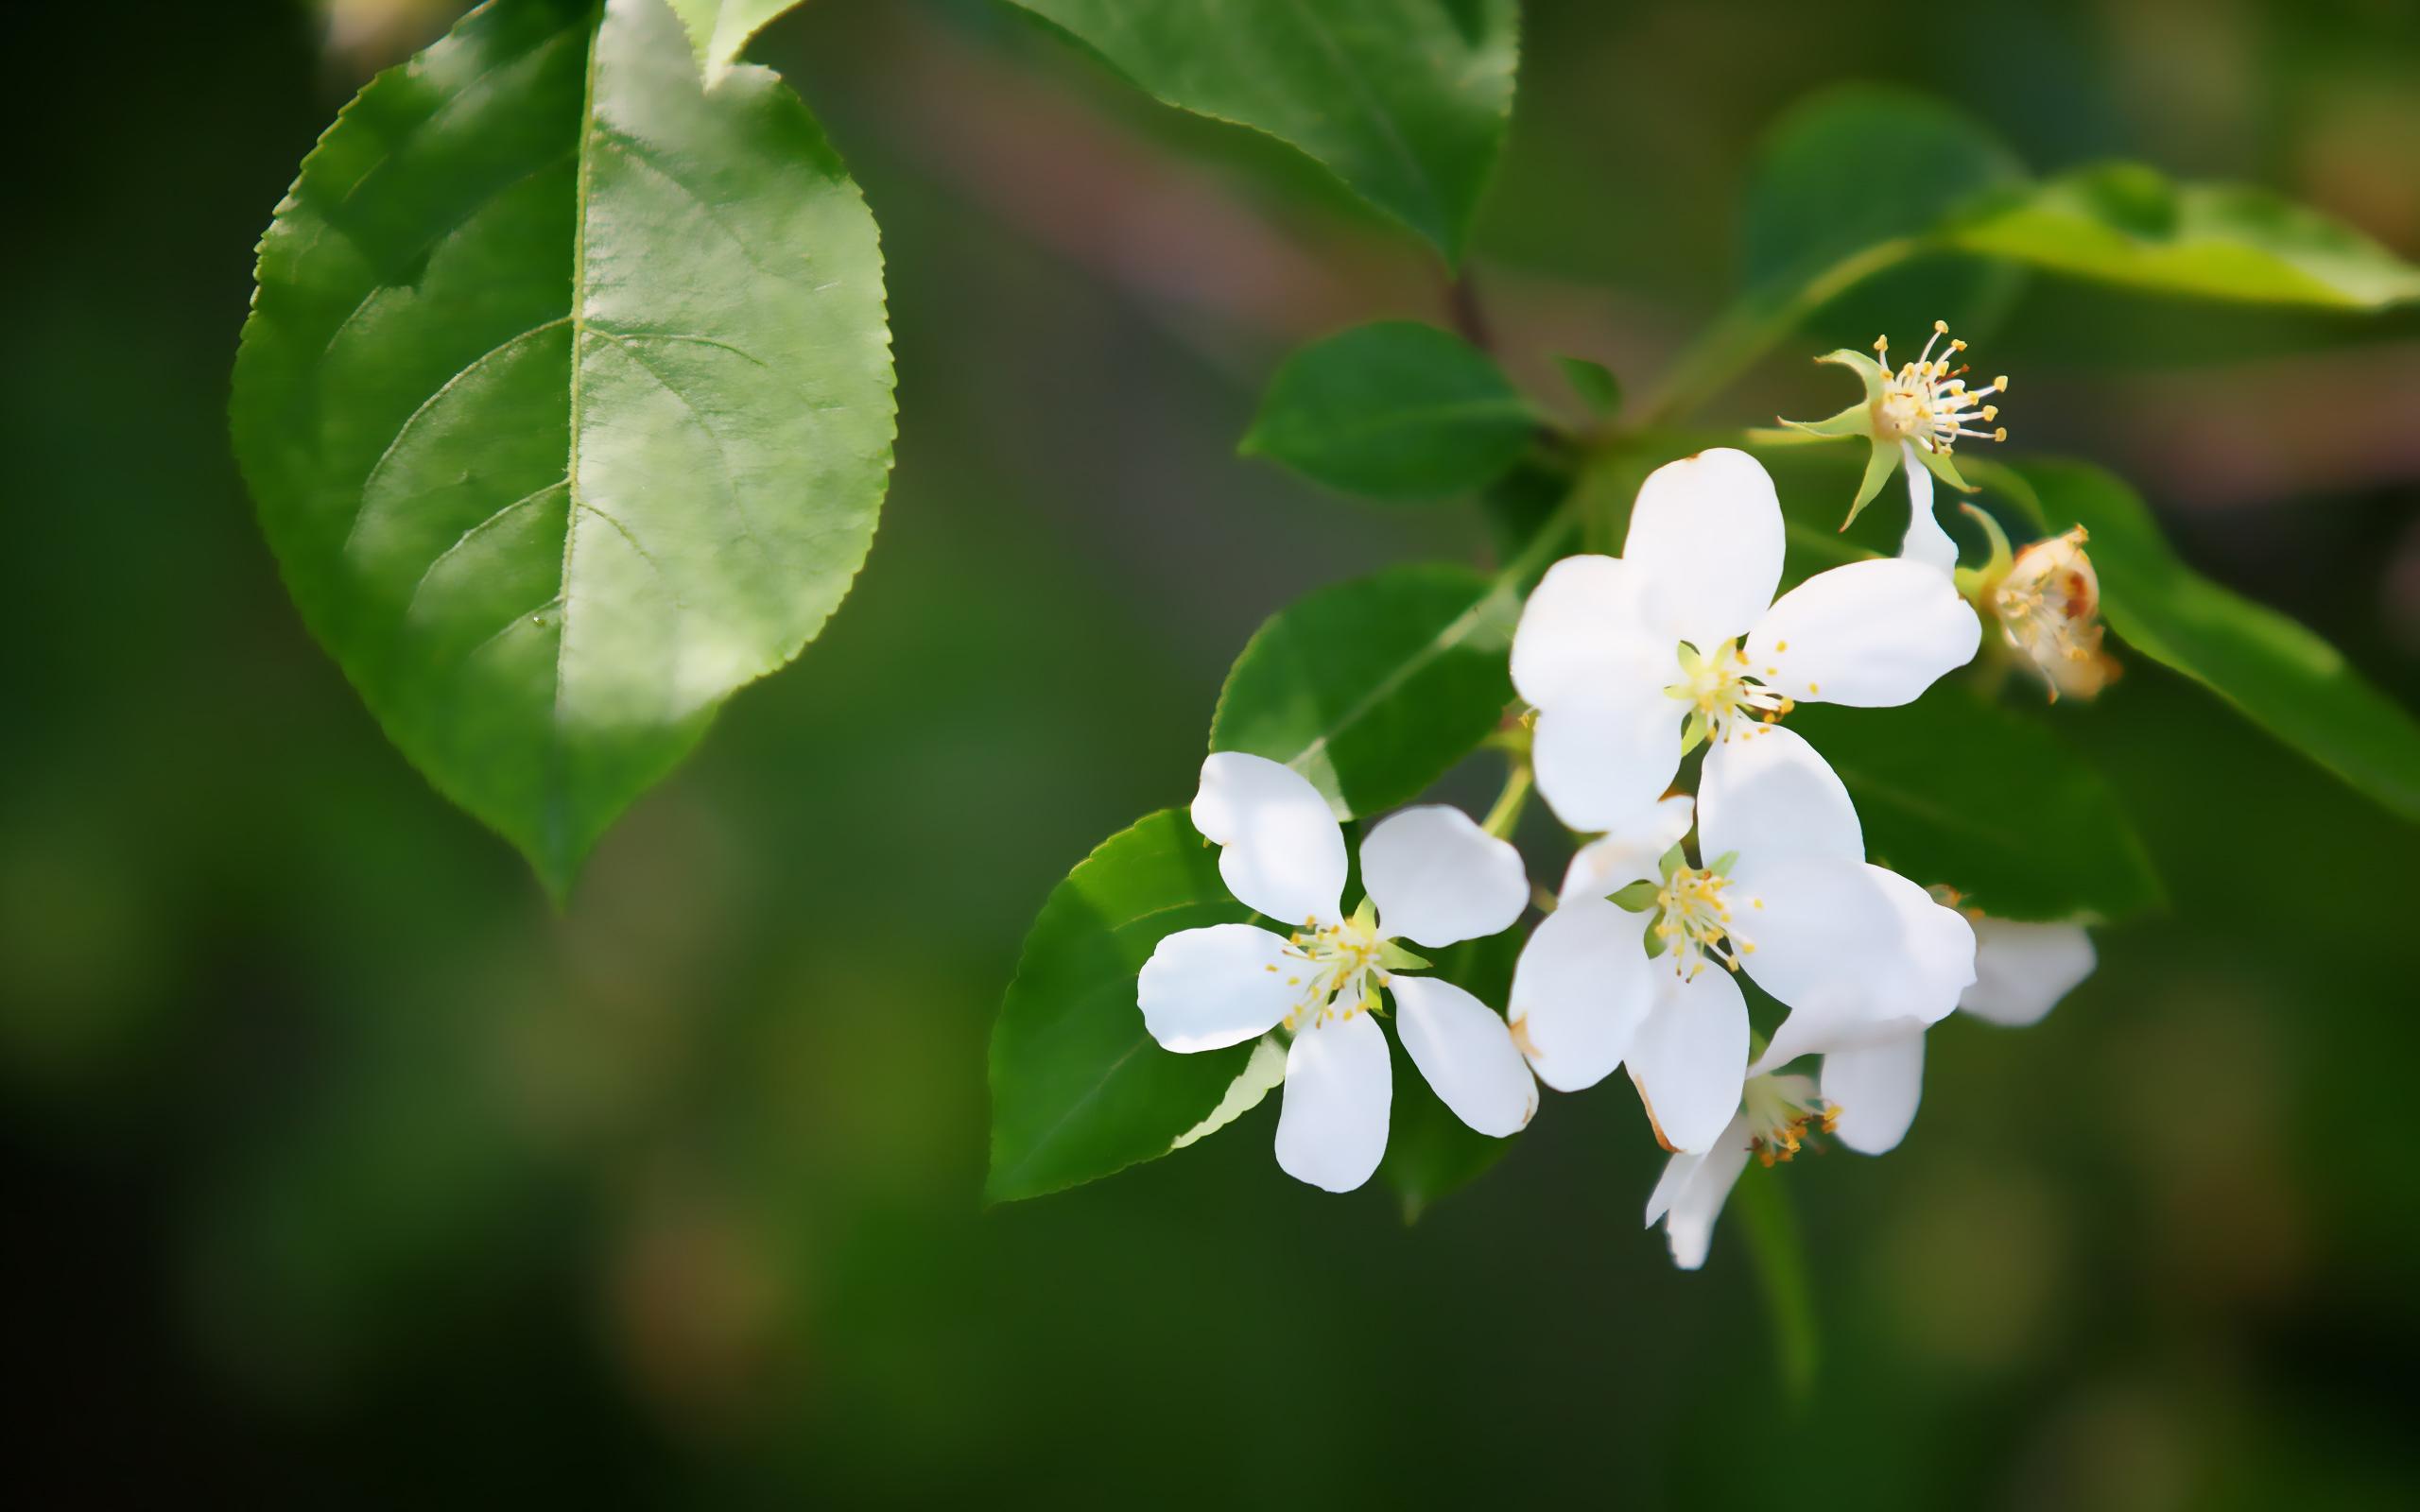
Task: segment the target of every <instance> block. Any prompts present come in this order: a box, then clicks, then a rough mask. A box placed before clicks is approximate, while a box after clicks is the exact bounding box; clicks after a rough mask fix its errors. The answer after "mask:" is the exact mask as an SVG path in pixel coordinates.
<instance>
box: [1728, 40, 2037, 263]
mask: <svg viewBox="0 0 2420 1512" xmlns="http://www.w3.org/2000/svg"><path fill="white" fill-rule="evenodd" d="M2024 178H2025V167H2024V164H2023V163H2019V162H2018V161H2017V159H2016V155H2015V154H2014V153H2013V152H2011V151H2010V150H2009V149H2008V148H2007V147H2006V146H2003V145H2002V144H2001V143H2000V141H1999V139H1998V138H1997V137H1996V136H1994V135H1992V133H1990V132H1989V131H1987V130H1985V129H1983V128H1982V127H1981V126H1980V125H1979V124H1977V123H1976V122H1975V121H1974V120H1973V119H1972V118H1971V117H1969V116H1967V115H1965V114H1964V113H1962V112H1959V111H1956V110H1953V109H1951V108H1950V107H1949V106H1947V105H1945V104H1943V103H1942V102H1941V101H1939V100H1936V99H1933V98H1931V97H1930V96H1928V95H1925V94H1916V93H1914V92H1913V91H1910V90H1900V89H1889V88H1883V87H1879V86H1876V85H1865V84H1857V85H1848V86H1844V87H1841V88H1838V89H1833V90H1828V91H1825V92H1824V93H1821V94H1815V95H1812V96H1810V97H1809V98H1807V99H1806V100H1804V101H1801V102H1800V103H1799V104H1797V105H1795V106H1793V107H1791V108H1790V110H1789V112H1786V113H1784V114H1783V116H1782V117H1781V118H1780V120H1778V121H1777V122H1775V123H1774V125H1773V126H1772V129H1771V130H1770V131H1769V132H1767V134H1766V138H1765V142H1764V145H1763V146H1762V148H1761V149H1760V150H1759V152H1758V154H1757V158H1756V162H1755V167H1754V168H1753V169H1752V170H1751V172H1750V175H1749V179H1748V184H1747V189H1746V192H1745V195H1744V197H1743V214H1742V217H1741V243H1742V256H1743V261H1744V265H1745V266H1744V279H1743V282H1744V283H1746V284H1747V286H1748V287H1750V288H1768V287H1771V286H1772V285H1774V284H1776V283H1792V282H1799V283H1803V282H1805V281H1806V280H1808V279H1810V278H1813V277H1815V276H1816V275H1818V274H1819V273H1821V272H1822V271H1823V270H1824V269H1825V268H1827V267H1830V266H1833V265H1835V264H1837V263H1839V262H1841V260H1842V259H1844V258H1847V257H1849V256H1851V255H1853V254H1855V253H1857V252H1859V251H1861V250H1863V249H1866V248H1869V247H1872V246H1875V245H1876V244H1877V243H1882V242H1888V241H1892V240H1893V239H1895V238H1899V237H1908V236H1922V235H1924V234H1926V233H1927V232H1930V231H1931V230H1932V229H1933V228H1934V227H1935V226H1937V225H1939V224H1940V223H1941V222H1942V220H1943V218H1944V217H1945V216H1946V215H1948V214H1949V213H1950V212H1951V211H1953V210H1956V209H1957V208H1959V207H1960V206H1962V205H1963V204H1966V203H1968V202H1970V201H1972V200H1973V199H1974V198H1975V197H1976V196H1978V195H1979V194H1981V193H1982V192H1984V191H1985V190H1989V189H1994V188H1997V187H1999V186H2001V185H2005V184H2011V183H2016V182H2021V181H2023V180H2024Z"/></svg>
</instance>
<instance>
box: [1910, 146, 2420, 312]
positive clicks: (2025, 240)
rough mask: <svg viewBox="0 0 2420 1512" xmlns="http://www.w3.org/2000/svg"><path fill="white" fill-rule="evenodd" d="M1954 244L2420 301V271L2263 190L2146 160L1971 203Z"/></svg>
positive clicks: (2155, 274) (2193, 285) (2092, 267)
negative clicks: (2186, 177)
mask: <svg viewBox="0 0 2420 1512" xmlns="http://www.w3.org/2000/svg"><path fill="white" fill-rule="evenodd" d="M1943 235H1944V239H1945V241H1946V242H1947V243H1948V244H1949V245H1951V246H1954V247H1957V248H1959V249H1962V250H1965V251H1970V252H1979V253H1982V254H1984V255H1986V256H1993V257H2006V258H2012V259H2014V260H2015V261H2018V262H2022V263H2030V264H2031V265H2033V266H2036V267H2045V268H2050V269H2053V270H2055V271H2057V272H2061V273H2070V274H2074V275H2075V276H2077V277H2080V278H2092V279H2100V280H2101V281H2103V282H2105V283H2125V284H2132V285H2134V286H2135V287H2138V288H2144V289H2151V290H2154V291H2156V292H2159V293H2163V294H2176V295H2189V296H2196V297H2199V298H2202V299H2212V300H2247V301H2263V302H2269V303H2278V304H2315V305H2328V306H2336V307H2341V308H2347V309H2377V308H2380V307H2382V306H2385V305H2389V304H2394V303H2396V302H2398V301H2405V300H2412V299H2420V268H2415V267H2413V266H2411V265H2410V264H2408V263H2405V262H2403V261H2402V260H2400V259H2399V258H2397V257H2396V256H2395V255H2394V253H2392V252H2390V251H2388V250H2387V249H2385V248H2383V247H2380V246H2379V245H2378V244H2377V243H2376V242H2374V241H2371V240H2370V239H2369V238H2368V237H2366V236H2363V235H2361V234H2360V233H2359V232H2355V231H2353V230H2351V229H2350V228H2348V227H2346V226H2344V225H2342V224H2341V223H2340V222H2338V221H2335V220H2332V219H2330V218H2328V217H2327V216H2325V215H2321V214H2319V213H2318V212H2316V211H2313V210H2308V209H2306V208H2304V207H2303V206H2301V205H2297V204H2294V203H2293V202H2291V201H2290V200H2287V199H2283V198H2279V197H2277V196H2276V195H2273V194H2271V193H2269V192H2267V191H2266V190H2262V189H2256V188H2252V187H2250V186H2247V185H2239V184H2217V183H2176V182H2173V181H2171V180H2169V179H2168V178H2167V177H2166V176H2165V175H2163V174H2161V173H2160V172H2159V171H2158V170H2157V169H2154V168H2150V167H2146V166H2144V165H2143V164H2141V163H2101V164H2099V165H2097V166H2093V167H2088V168H2082V169H2078V170H2077V171H2075V172H2073V173H2069V174H2066V175H2063V176H2061V177H2059V178H2057V179H2053V180H2050V181H2048V182H2047V183H2043V184H2039V185H2036V186H2032V187H2030V188H2027V189H2023V190H2020V191H2015V192H2011V193H2008V194H2005V195H1996V196H1993V197H1991V198H1990V200H1989V202H1988V203H1985V204H1982V205H1979V206H1976V207H1973V208H1972V209H1971V210H1970V211H1969V212H1968V213H1966V214H1964V215H1960V216H1958V217H1956V218H1955V219H1954V220H1953V222H1952V223H1951V224H1950V225H1948V226H1947V227H1946V228H1945V231H1944V232H1943Z"/></svg>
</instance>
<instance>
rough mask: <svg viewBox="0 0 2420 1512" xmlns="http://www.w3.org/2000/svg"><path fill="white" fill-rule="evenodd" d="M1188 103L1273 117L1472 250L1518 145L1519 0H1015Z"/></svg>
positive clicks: (1455, 247) (1432, 230)
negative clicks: (1492, 186)
mask: <svg viewBox="0 0 2420 1512" xmlns="http://www.w3.org/2000/svg"><path fill="white" fill-rule="evenodd" d="M1013 3H1014V4H1017V5H1020V6H1022V7H1024V9H1028V10H1030V11H1032V12H1033V13H1034V14H1036V15H1039V16H1042V17H1044V18H1045V19H1046V20H1048V21H1050V22H1051V23H1053V24H1054V25H1056V26H1059V27H1060V28H1062V29H1063V30H1064V31H1065V32H1066V33H1067V34H1068V35H1070V36H1072V37H1074V38H1075V39H1076V40H1077V41H1078V42H1080V43H1083V44H1084V45H1086V46H1087V47H1089V48H1090V49H1092V51H1094V52H1095V53H1098V55H1099V56H1100V57H1101V58H1102V59H1104V60H1106V61H1107V62H1108V63H1109V64H1110V65H1111V66H1112V67H1114V68H1115V69H1116V70H1117V71H1118V72H1119V73H1121V74H1123V75H1125V76H1126V77H1128V78H1129V79H1131V80H1132V81H1133V83H1134V84H1135V85H1136V86H1137V87H1138V88H1140V89H1142V90H1144V91H1145V92H1146V93H1149V94H1153V95H1156V96H1157V97H1158V98H1160V99H1161V100H1163V101H1165V102H1166V103H1167V104H1169V105H1173V106H1176V107H1177V108H1178V109H1180V110H1185V111H1191V112H1194V113H1195V114H1197V115H1207V116H1210V117H1213V118H1214V119H1217V120H1221V121H1232V122H1234V123H1236V125H1239V126H1247V127H1251V128H1252V129H1254V130H1258V131H1264V132H1267V133H1268V134H1269V135H1271V136H1272V137H1275V138H1276V139H1277V140H1279V141H1280V142H1284V143H1286V144H1287V145H1288V146H1291V147H1293V148H1295V149H1296V150H1297V151H1300V152H1302V153H1303V154H1305V156H1307V157H1309V158H1311V159H1312V160H1313V161H1315V162H1317V163H1320V164H1321V165H1322V166H1323V167H1325V168H1326V169H1327V170H1328V171H1329V172H1331V173H1333V174H1335V175H1336V176H1337V177H1338V178H1339V179H1340V180H1343V181H1344V183H1345V185H1346V186H1347V187H1349V188H1350V189H1352V190H1353V191H1354V192H1355V193H1356V194H1357V195H1359V196H1360V197H1361V198H1364V199H1367V200H1369V201H1370V202H1371V203H1372V204H1374V205H1376V206H1377V207H1378V208H1380V209H1381V210H1384V211H1386V212H1388V213H1389V214H1391V215H1393V216H1394V217H1395V218H1396V219H1398V220H1400V221H1402V222H1403V223H1404V224H1405V225H1407V226H1409V227H1410V228H1411V229H1412V230H1413V231H1416V232H1419V233H1420V234H1421V235H1423V236H1425V237H1426V238H1427V239H1428V240H1429V241H1430V242H1432V243H1434V244H1435V245H1436V247H1437V249H1438V250H1439V251H1441V252H1443V254H1444V255H1445V258H1446V260H1447V261H1448V262H1453V261H1458V260H1459V259H1460V258H1461V252H1462V244H1463V241H1464V239H1465V238H1466V237H1467V235H1468V234H1469V232H1470V224H1471V217H1472V215H1473V213H1474V212H1475V211H1476V210H1477V209H1478V198H1479V194H1480V191H1482V190H1483V189H1485V188H1486V186H1487V180H1488V176H1489V174H1490V173H1491V172H1492V171H1493V170H1494V168H1495V158H1496V154H1497V152H1498V151H1499V150H1500V149H1501V148H1502V146H1503V145H1504V132H1505V127H1506V123H1507V122H1508V121H1509V120H1510V119H1511V117H1512V113H1513V68H1514V65H1515V63H1516V62H1517V61H1518V59H1519V53H1520V9H1519V7H1518V5H1517V4H1516V3H1515V0H1151V3H1150V4H1135V3H1134V0H1013Z"/></svg>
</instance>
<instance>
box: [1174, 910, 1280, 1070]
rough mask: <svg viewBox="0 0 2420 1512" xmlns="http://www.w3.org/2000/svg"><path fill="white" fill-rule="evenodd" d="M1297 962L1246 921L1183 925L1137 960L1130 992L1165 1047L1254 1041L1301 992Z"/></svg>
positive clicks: (1189, 1048)
mask: <svg viewBox="0 0 2420 1512" xmlns="http://www.w3.org/2000/svg"><path fill="white" fill-rule="evenodd" d="M1302 969H1303V962H1302V960H1301V959H1300V958H1299V957H1297V956H1294V955H1291V954H1288V953H1287V950H1286V938H1285V936H1282V935H1272V934H1271V933H1270V932H1269V931H1268V930H1265V929H1260V928H1257V927H1255V926H1253V925H1251V924H1212V925H1211V926H1210V927H1209V928H1207V929H1184V930H1179V931H1178V932H1177V933H1175V934H1173V935H1170V936H1167V938H1166V939H1163V940H1161V941H1160V944H1159V948H1158V949H1157V950H1154V951H1153V952H1151V958H1150V960H1148V961H1145V962H1144V963H1143V974H1142V975H1141V977H1140V978H1138V979H1137V981H1136V982H1135V997H1136V999H1137V1001H1138V1002H1140V1003H1141V1005H1142V1007H1143V1027H1145V1028H1146V1029H1149V1030H1150V1032H1151V1038H1152V1039H1154V1040H1158V1041H1159V1042H1160V1044H1161V1046H1162V1047H1163V1048H1165V1049H1168V1050H1179V1051H1184V1052H1186V1053H1187V1054H1190V1053H1191V1052H1193V1051H1197V1050H1218V1049H1221V1048H1223V1047H1225V1046H1227V1045H1239V1044H1242V1043H1243V1042H1244V1041H1245V1040H1252V1039H1256V1038H1258V1037H1259V1036H1261V1035H1264V1034H1267V1033H1268V1032H1269V1031H1270V1030H1271V1029H1272V1028H1275V1027H1276V1026H1277V1023H1278V1021H1280V1020H1282V1019H1284V1018H1285V1017H1286V1015H1287V1013H1288V1010H1290V1009H1291V1008H1292V1007H1293V1006H1294V1005H1295V1003H1296V1002H1297V1001H1298V1000H1300V999H1301V997H1302V995H1303V988H1302V975H1301V973H1302Z"/></svg>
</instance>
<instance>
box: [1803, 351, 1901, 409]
mask: <svg viewBox="0 0 2420 1512" xmlns="http://www.w3.org/2000/svg"><path fill="white" fill-rule="evenodd" d="M1815 360H1816V361H1817V362H1828V363H1830V364H1831V365H1832V366H1833V367H1835V368H1846V369H1849V370H1850V371H1851V372H1853V373H1856V374H1857V376H1858V382H1860V383H1862V384H1864V385H1865V402H1866V403H1867V404H1874V403H1875V402H1876V401H1877V400H1879V399H1880V398H1881V397H1882V395H1883V393H1884V391H1885V390H1887V389H1888V388H1889V387H1891V372H1890V369H1886V368H1884V367H1883V366H1882V364H1880V363H1878V362H1876V361H1875V360H1874V359H1873V358H1872V357H1869V356H1867V355H1866V354H1865V353H1864V352H1851V351H1850V350H1849V349H1848V348H1846V347H1842V348H1841V350H1839V351H1838V352H1825V353H1824V354H1823V355H1822V356H1820V357H1818V358H1816V359H1815Z"/></svg>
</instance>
